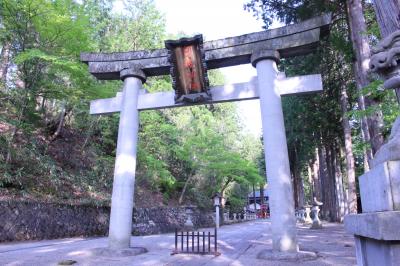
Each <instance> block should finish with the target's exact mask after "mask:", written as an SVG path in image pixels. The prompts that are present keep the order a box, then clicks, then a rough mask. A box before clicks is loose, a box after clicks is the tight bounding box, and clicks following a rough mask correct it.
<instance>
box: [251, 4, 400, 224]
mask: <svg viewBox="0 0 400 266" xmlns="http://www.w3.org/2000/svg"><path fill="white" fill-rule="evenodd" d="M356 2H357V3H359V2H360V1H346V0H340V1H326V0H313V1H303V0H287V1H275V0H271V1H270V0H251V1H247V3H245V5H244V8H245V9H246V10H248V11H250V12H253V14H254V15H255V16H257V17H259V18H261V19H262V20H263V21H264V22H265V28H269V27H270V26H271V25H272V23H273V22H274V21H275V20H277V21H279V22H282V23H285V24H290V23H296V22H299V21H302V20H305V19H308V18H310V17H313V16H317V15H321V14H323V13H327V12H331V13H332V17H333V23H332V26H331V28H330V35H329V37H328V38H326V39H325V40H323V42H322V45H321V47H320V49H319V51H318V52H317V53H315V54H312V55H308V56H302V57H297V58H292V59H287V60H284V62H283V63H282V64H281V68H282V70H284V71H286V74H287V75H288V76H291V75H299V74H311V73H321V74H322V77H323V83H324V92H323V93H321V94H319V95H313V96H297V97H293V96H291V97H288V98H285V99H283V107H284V115H285V126H286V130H287V137H288V148H289V154H290V164H291V172H292V175H293V183H294V189H295V199H296V206H298V207H301V206H302V205H303V204H304V202H305V201H308V202H311V201H312V200H313V197H316V198H317V200H321V201H323V202H324V206H323V215H324V216H325V217H326V218H329V219H332V220H337V221H340V220H341V219H342V217H343V215H344V214H345V213H346V212H347V211H348V210H347V209H346V208H347V207H346V208H344V207H343V206H346V205H347V202H346V200H347V199H348V198H347V197H349V196H346V194H347V195H348V193H351V191H350V192H349V191H348V190H349V187H350V185H351V179H350V177H351V176H352V175H353V178H354V173H355V175H356V176H359V175H361V174H362V173H364V171H365V170H367V169H368V160H369V159H370V158H368V157H367V151H368V150H371V149H372V150H373V151H376V150H375V147H373V146H374V145H376V142H375V143H374V141H373V140H374V139H375V140H376V139H378V138H379V136H380V135H381V134H383V135H387V134H388V132H389V129H390V127H391V125H392V123H393V121H394V119H395V118H396V117H397V116H398V114H399V110H398V105H397V101H396V97H395V94H394V92H393V91H383V90H382V89H381V84H382V82H381V81H380V80H379V79H378V77H375V76H370V77H369V81H368V82H369V85H367V86H365V85H366V84H362V82H360V81H359V80H358V79H357V75H361V74H360V70H359V68H357V63H358V62H357V60H358V58H357V56H356V55H357V51H358V50H359V49H360V47H359V46H358V45H359V44H358V43H356V42H354V38H352V37H351V30H358V29H356V28H351V27H354V25H352V24H351V23H350V22H351V19H353V20H355V18H353V17H351V16H355V14H354V13H352V14H350V13H349V12H350V11H349V10H350V8H351V5H355V4H357V3H356ZM363 3H364V5H363V10H361V13H359V14H357V15H359V16H360V17H361V18H363V19H362V21H364V20H365V21H366V22H365V23H366V28H367V32H357V33H356V34H359V35H365V36H368V39H367V42H368V43H367V44H366V45H367V46H368V45H374V44H375V43H376V40H377V38H379V34H378V30H377V29H378V26H377V23H376V20H375V17H374V12H373V8H372V6H371V3H369V2H368V1H367V2H364V1H363ZM368 56H369V55H368ZM360 96H361V97H360ZM364 100H365V102H364ZM361 104H365V105H366V108H365V109H363V108H361V107H362V106H361ZM379 114H382V116H383V121H380V125H379V126H380V127H382V125H384V127H383V129H382V128H378V129H379V130H381V131H380V132H378V131H377V130H375V131H374V129H375V128H377V126H376V124H374V121H377V120H378V119H376V117H378V116H379ZM363 117H365V118H366V121H367V122H368V123H367V125H368V126H369V131H368V134H371V139H370V140H367V139H366V138H365V137H364V134H363V133H364V132H363V131H362V125H361V124H362V118H363ZM382 122H384V123H382ZM378 144H379V145H381V144H382V143H378ZM353 158H354V159H353ZM354 160H355V164H354ZM354 167H355V169H354ZM304 194H305V195H304ZM358 210H359V211H360V210H361V208H360V207H359V209H358Z"/></svg>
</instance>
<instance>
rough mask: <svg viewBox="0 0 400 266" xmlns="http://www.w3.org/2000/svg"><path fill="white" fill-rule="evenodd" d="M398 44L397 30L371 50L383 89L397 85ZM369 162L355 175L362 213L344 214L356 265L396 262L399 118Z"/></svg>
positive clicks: (399, 252)
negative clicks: (366, 168)
mask: <svg viewBox="0 0 400 266" xmlns="http://www.w3.org/2000/svg"><path fill="white" fill-rule="evenodd" d="M399 47H400V31H397V32H394V33H393V34H391V35H390V36H388V37H387V38H385V39H384V40H382V41H381V42H380V43H379V44H378V46H377V47H376V48H375V49H374V50H373V56H372V57H371V62H370V68H371V70H373V71H376V72H378V73H379V74H381V75H382V76H383V78H384V79H385V83H384V87H385V88H386V89H395V88H399V87H400V68H399V66H398V58H399V56H400V48H399ZM371 166H372V167H371V170H370V171H369V172H367V173H365V174H364V175H362V176H360V177H359V184H360V194H361V203H362V211H363V213H362V214H351V215H347V216H345V220H344V222H345V227H346V229H347V231H348V232H350V233H352V234H354V238H355V242H356V253H357V264H358V265H360V266H361V265H362V266H364V265H365V266H367V265H380V266H381V265H382V266H395V265H400V118H397V119H396V122H395V123H394V125H393V128H392V132H391V135H390V137H389V140H388V142H387V143H386V144H385V145H383V146H382V147H381V148H380V149H379V151H378V152H377V153H376V156H375V158H374V159H373V161H372V163H371Z"/></svg>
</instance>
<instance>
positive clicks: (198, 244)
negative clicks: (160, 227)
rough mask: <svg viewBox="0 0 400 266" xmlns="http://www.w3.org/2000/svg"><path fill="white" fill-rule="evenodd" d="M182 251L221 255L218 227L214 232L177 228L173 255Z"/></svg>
mask: <svg viewBox="0 0 400 266" xmlns="http://www.w3.org/2000/svg"><path fill="white" fill-rule="evenodd" d="M180 253H186V254H188V253H189V254H202V255H207V254H212V255H215V256H219V255H221V253H219V252H218V244H217V229H216V228H215V229H214V234H211V232H205V231H203V232H200V231H197V232H195V231H186V232H178V229H175V250H174V251H173V252H172V254H171V255H175V254H180Z"/></svg>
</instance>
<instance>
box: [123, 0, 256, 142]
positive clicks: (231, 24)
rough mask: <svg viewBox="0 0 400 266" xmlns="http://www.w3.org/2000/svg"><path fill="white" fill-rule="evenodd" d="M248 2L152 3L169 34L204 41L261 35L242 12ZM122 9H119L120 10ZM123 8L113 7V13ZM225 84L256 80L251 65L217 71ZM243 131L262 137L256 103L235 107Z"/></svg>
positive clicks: (191, 0)
mask: <svg viewBox="0 0 400 266" xmlns="http://www.w3.org/2000/svg"><path fill="white" fill-rule="evenodd" d="M246 1H248V0H155V4H156V7H157V9H158V10H159V11H160V12H161V13H162V14H164V16H165V19H166V31H167V33H168V34H177V33H180V32H183V33H185V34H188V35H195V34H203V38H204V40H205V41H210V40H216V39H223V38H226V37H232V36H237V35H243V34H247V33H251V32H257V31H262V30H263V29H262V26H263V23H262V21H261V20H257V19H256V18H255V17H254V16H253V14H252V13H250V12H248V11H245V10H244V9H243V5H244V3H246ZM119 5H121V6H119ZM119 8H122V4H121V3H118V2H117V3H116V9H119ZM220 70H221V72H222V74H223V75H224V76H225V81H226V84H230V83H239V82H247V81H249V80H250V79H251V78H252V77H254V76H256V70H255V68H253V67H252V66H251V65H250V64H246V65H240V66H234V67H226V68H221V69H220ZM238 110H239V115H240V117H241V119H242V122H243V124H244V126H245V130H247V131H249V133H252V134H253V135H254V136H255V137H259V136H261V111H260V104H259V101H258V100H251V101H241V102H239V103H238Z"/></svg>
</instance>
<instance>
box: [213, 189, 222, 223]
mask: <svg viewBox="0 0 400 266" xmlns="http://www.w3.org/2000/svg"><path fill="white" fill-rule="evenodd" d="M221 201H222V196H221V194H220V193H219V192H217V193H215V195H214V196H213V203H214V206H215V227H216V228H219V206H220V205H221Z"/></svg>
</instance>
